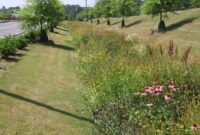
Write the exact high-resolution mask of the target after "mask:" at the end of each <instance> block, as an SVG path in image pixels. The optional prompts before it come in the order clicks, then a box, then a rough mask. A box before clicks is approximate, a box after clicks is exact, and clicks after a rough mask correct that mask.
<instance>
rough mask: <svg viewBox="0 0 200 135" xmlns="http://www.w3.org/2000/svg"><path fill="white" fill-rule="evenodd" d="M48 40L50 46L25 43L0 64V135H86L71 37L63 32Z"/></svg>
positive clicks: (86, 119) (86, 122)
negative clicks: (25, 44)
mask: <svg viewBox="0 0 200 135" xmlns="http://www.w3.org/2000/svg"><path fill="white" fill-rule="evenodd" d="M49 37H50V39H51V40H53V41H54V43H55V44H43V43H36V44H31V45H29V46H28V47H27V49H26V50H24V51H19V52H18V53H17V57H14V58H12V59H10V60H9V61H7V62H5V61H4V62H3V61H1V64H3V65H5V66H6V70H5V71H4V70H1V71H0V134H1V135H47V134H48V135H84V134H85V135H88V134H91V127H92V124H91V120H90V115H89V113H88V112H86V111H84V108H85V104H84V100H83V98H82V95H81V87H80V83H79V80H78V79H77V77H76V73H75V64H76V63H75V62H76V60H75V51H74V49H73V46H71V45H70V43H69V42H70V40H71V37H70V35H69V33H68V32H66V30H65V28H64V27H60V29H56V32H55V33H51V34H49Z"/></svg>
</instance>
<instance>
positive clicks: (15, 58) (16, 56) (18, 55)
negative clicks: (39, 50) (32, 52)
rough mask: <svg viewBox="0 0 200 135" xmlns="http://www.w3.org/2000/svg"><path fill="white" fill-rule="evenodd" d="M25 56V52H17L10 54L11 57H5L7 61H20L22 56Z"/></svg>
mask: <svg viewBox="0 0 200 135" xmlns="http://www.w3.org/2000/svg"><path fill="white" fill-rule="evenodd" d="M23 56H25V54H23V53H19V52H17V53H15V54H12V55H10V56H9V57H6V58H4V59H5V60H6V61H7V62H18V61H20V59H21V57H23Z"/></svg>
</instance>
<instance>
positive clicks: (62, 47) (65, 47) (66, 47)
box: [41, 40, 75, 51]
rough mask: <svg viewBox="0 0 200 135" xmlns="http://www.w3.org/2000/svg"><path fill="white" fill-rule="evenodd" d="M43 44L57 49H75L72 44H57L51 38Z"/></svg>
mask: <svg viewBox="0 0 200 135" xmlns="http://www.w3.org/2000/svg"><path fill="white" fill-rule="evenodd" d="M41 45H44V46H49V47H52V48H57V49H63V50H66V51H75V49H74V48H72V47H70V46H66V45H59V44H55V43H54V42H53V41H52V40H50V41H48V42H44V43H43V44H41Z"/></svg>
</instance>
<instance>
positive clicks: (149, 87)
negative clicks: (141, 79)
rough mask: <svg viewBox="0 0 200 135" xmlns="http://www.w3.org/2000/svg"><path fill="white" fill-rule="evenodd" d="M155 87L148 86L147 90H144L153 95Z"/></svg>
mask: <svg viewBox="0 0 200 135" xmlns="http://www.w3.org/2000/svg"><path fill="white" fill-rule="evenodd" d="M153 89H154V88H153V87H152V86H146V87H145V88H144V91H145V92H148V93H153Z"/></svg>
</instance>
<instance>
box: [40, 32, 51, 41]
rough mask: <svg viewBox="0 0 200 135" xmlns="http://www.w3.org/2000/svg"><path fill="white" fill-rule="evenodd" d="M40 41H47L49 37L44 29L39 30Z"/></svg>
mask: <svg viewBox="0 0 200 135" xmlns="http://www.w3.org/2000/svg"><path fill="white" fill-rule="evenodd" d="M40 41H41V42H47V41H49V38H48V36H47V32H46V31H45V30H42V31H41V32H40Z"/></svg>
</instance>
